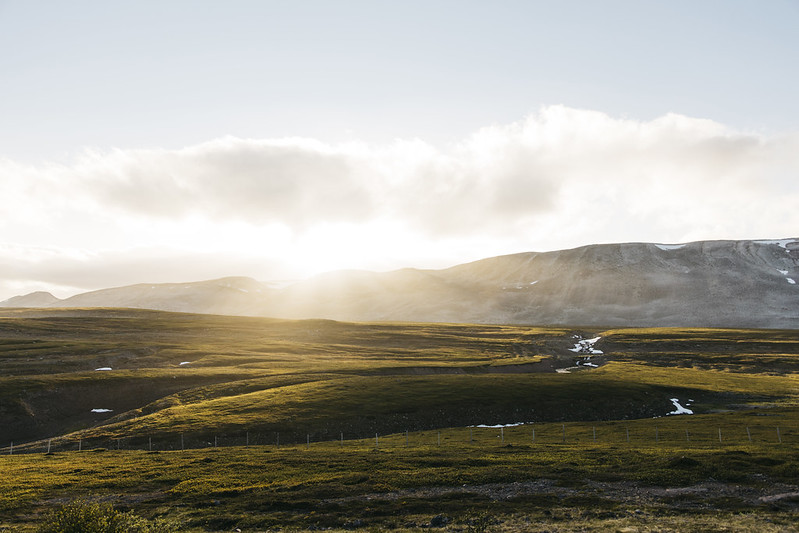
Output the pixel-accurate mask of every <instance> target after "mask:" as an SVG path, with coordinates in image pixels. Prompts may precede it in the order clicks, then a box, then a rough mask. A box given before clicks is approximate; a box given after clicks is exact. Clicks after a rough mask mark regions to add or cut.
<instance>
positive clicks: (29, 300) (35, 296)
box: [0, 291, 61, 307]
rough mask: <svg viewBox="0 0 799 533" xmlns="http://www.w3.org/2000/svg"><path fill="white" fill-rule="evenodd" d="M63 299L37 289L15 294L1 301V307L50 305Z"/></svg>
mask: <svg viewBox="0 0 799 533" xmlns="http://www.w3.org/2000/svg"><path fill="white" fill-rule="evenodd" d="M60 301H61V300H60V299H59V298H56V297H55V296H53V295H52V294H50V293H49V292H45V291H36V292H32V293H30V294H24V295H22V296H14V297H12V298H9V299H8V300H5V301H2V302H0V307H50V306H51V305H55V304H57V303H58V302H60Z"/></svg>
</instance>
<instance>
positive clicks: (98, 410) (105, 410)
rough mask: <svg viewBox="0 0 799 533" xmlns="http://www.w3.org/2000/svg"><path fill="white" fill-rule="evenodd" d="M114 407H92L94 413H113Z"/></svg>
mask: <svg viewBox="0 0 799 533" xmlns="http://www.w3.org/2000/svg"><path fill="white" fill-rule="evenodd" d="M111 412H113V409H92V413H111Z"/></svg>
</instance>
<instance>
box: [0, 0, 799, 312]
mask: <svg viewBox="0 0 799 533" xmlns="http://www.w3.org/2000/svg"><path fill="white" fill-rule="evenodd" d="M797 19H799V6H797V4H796V3H794V2H790V1H787V0H786V1H775V2H770V3H768V4H766V5H763V4H759V5H755V4H754V3H749V2H743V1H732V2H730V1H724V2H722V1H711V2H703V3H702V4H698V5H697V4H696V3H692V2H687V1H677V2H669V3H668V4H657V3H640V2H633V1H609V2H602V3H596V2H588V1H567V2H562V3H557V4H552V3H549V2H523V1H511V0H508V1H500V2H493V3H491V4H490V5H489V4H488V3H483V2H455V1H444V0H442V1H437V2H418V1H411V2H402V3H391V2H367V1H352V2H347V3H341V4H338V3H330V2H322V1H311V0H304V1H297V2H278V1H271V2H254V1H234V2H227V3H224V4H221V3H214V2H188V1H175V2H169V3H166V4H165V3H159V2H152V1H143V2H136V3H125V2H99V1H78V2H71V3H69V4H66V3H64V4H52V3H44V2H37V1H33V2H22V1H6V2H0V44H2V47H0V49H2V50H3V51H2V52H0V69H2V72H3V83H2V84H0V116H3V117H4V120H3V127H2V128H0V193H1V194H2V198H3V202H2V208H1V209H2V216H0V300H4V299H7V298H9V297H11V296H15V295H18V294H25V293H29V292H33V291H36V290H45V291H49V292H52V293H53V294H55V295H56V296H59V297H66V296H69V295H71V294H75V293H77V292H83V291H88V290H93V289H100V288H107V287H113V286H121V285H128V284H134V283H161V282H182V281H193V280H205V279H214V278H219V277H225V276H248V277H252V278H255V279H258V280H262V281H270V280H279V279H302V278H306V277H309V276H312V275H315V274H318V273H322V272H326V271H331V270H339V269H363V270H377V271H386V270H394V269H397V268H404V267H415V268H445V267H449V266H453V265H456V264H460V263H464V262H469V261H473V260H478V259H482V258H486V257H492V256H496V255H503V254H510V253H518V252H527V251H539V252H544V251H551V250H559V249H567V248H574V247H577V246H583V245H588V244H598V243H611V242H660V243H681V242H688V241H696V240H708V239H733V240H737V239H772V238H773V239H777V238H787V237H796V236H797V234H799V210H797V209H796V205H799V180H797V175H799V157H797V155H796V154H799V127H798V126H797V124H799V102H797V100H796V98H795V94H796V91H797V84H798V83H797V82H798V81H799V76H797V74H796V73H795V72H793V71H792V69H790V65H791V64H792V61H793V57H792V55H793V52H794V51H795V50H797V49H799V35H797V34H796V32H795V31H794V27H795V21H796V20H797Z"/></svg>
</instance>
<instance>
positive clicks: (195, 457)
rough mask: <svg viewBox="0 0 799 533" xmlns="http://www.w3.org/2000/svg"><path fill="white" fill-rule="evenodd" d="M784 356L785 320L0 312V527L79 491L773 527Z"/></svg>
mask: <svg viewBox="0 0 799 533" xmlns="http://www.w3.org/2000/svg"><path fill="white" fill-rule="evenodd" d="M596 336H599V337H601V339H600V340H599V341H598V342H597V343H596V344H595V347H596V348H599V349H601V350H602V351H603V352H604V353H603V354H601V355H600V354H596V355H592V356H590V357H589V356H588V355H586V354H577V353H574V352H572V351H570V348H573V347H574V345H575V343H576V342H577V340H579V339H580V338H591V337H596ZM797 362H799V332H797V331H779V330H708V329H669V328H661V329H651V330H647V329H615V330H607V331H603V330H601V329H597V328H560V327H559V328H547V327H541V328H532V327H526V326H486V325H456V324H353V323H339V322H332V321H322V320H307V321H286V320H270V319H261V318H240V317H219V316H207V315H186V314H174V313H161V312H152V311H133V310H80V309H76V310H58V311H41V310H39V311H37V310H6V311H3V312H2V313H0V376H2V377H0V421H1V422H2V424H0V439H2V441H5V442H6V443H8V444H4V445H3V446H2V447H0V453H1V454H2V455H0V472H2V479H3V483H2V484H0V531H3V530H19V531H27V530H33V529H35V527H36V524H38V523H40V521H41V520H42V517H43V514H44V513H46V512H47V511H48V510H51V509H53V508H56V507H57V506H59V505H61V504H63V503H65V502H68V501H70V500H72V499H75V498H76V497H79V496H82V497H86V498H89V499H91V500H92V501H108V502H111V503H113V504H114V505H115V506H116V507H117V508H119V509H122V510H132V511H134V512H136V513H138V514H141V515H142V516H146V517H148V518H155V517H166V518H169V519H172V520H175V521H176V522H175V523H176V524H178V525H177V526H175V527H176V530H177V529H180V530H187V531H230V530H233V529H235V528H239V529H242V530H244V531H248V530H249V531H253V530H267V529H275V528H282V529H285V528H289V529H291V528H300V529H307V528H338V529H355V528H371V529H387V528H391V529H398V530H417V529H419V530H421V529H423V528H426V527H427V526H432V527H439V526H440V527H443V528H446V529H449V530H461V531H509V530H534V531H535V530H550V531H591V530H596V531H604V530H627V531H670V530H671V531H794V530H796V529H795V526H794V524H795V523H796V518H797V509H799V487H797V479H799V453H797V452H799V404H798V403H797V401H799V378H798V377H797V374H795V368H796V365H797ZM585 363H590V365H596V366H589V365H586V364H585ZM98 368H111V369H112V370H95V369H98ZM673 398H674V399H677V401H678V403H679V404H680V405H683V406H687V407H689V408H690V409H691V410H693V411H694V413H696V414H694V415H691V416H688V415H681V416H669V415H668V413H670V412H671V411H674V410H675V408H676V406H675V405H674V403H673V402H672V399H673ZM93 409H107V410H109V411H108V412H102V413H93V412H92V410H93ZM517 423H523V425H516V426H512V427H502V428H500V427H493V428H492V427H469V426H479V425H504V424H517ZM12 441H14V445H13V448H12V447H11V445H10V444H11V442H12ZM48 450H49V451H50V453H45V452H47V451H48ZM12 452H13V455H11V453H12Z"/></svg>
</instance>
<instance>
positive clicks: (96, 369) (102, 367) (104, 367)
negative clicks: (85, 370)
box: [94, 366, 113, 372]
mask: <svg viewBox="0 0 799 533" xmlns="http://www.w3.org/2000/svg"><path fill="white" fill-rule="evenodd" d="M98 370H102V371H106V370H113V368H111V367H110V366H101V367H100V368H95V369H94V371H95V372H97V371H98Z"/></svg>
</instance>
